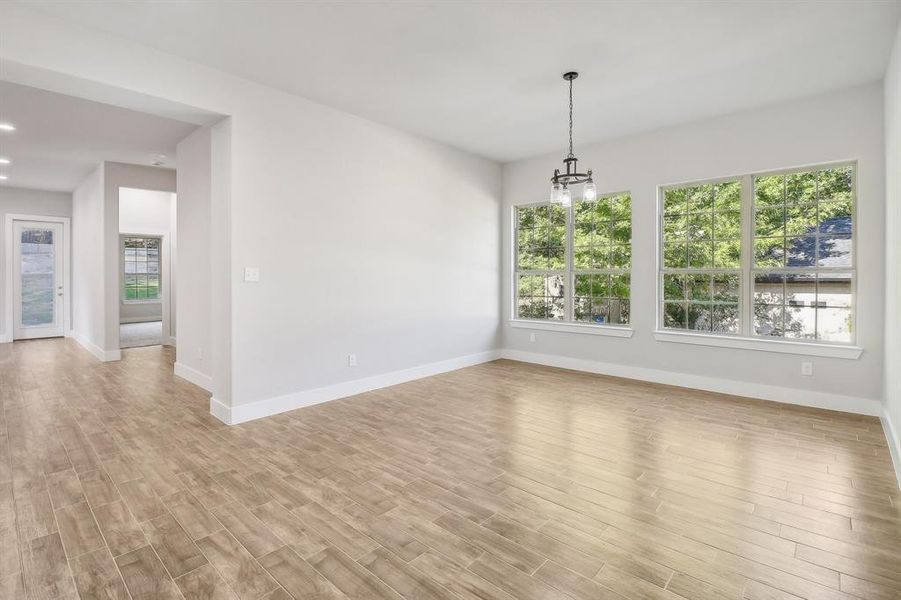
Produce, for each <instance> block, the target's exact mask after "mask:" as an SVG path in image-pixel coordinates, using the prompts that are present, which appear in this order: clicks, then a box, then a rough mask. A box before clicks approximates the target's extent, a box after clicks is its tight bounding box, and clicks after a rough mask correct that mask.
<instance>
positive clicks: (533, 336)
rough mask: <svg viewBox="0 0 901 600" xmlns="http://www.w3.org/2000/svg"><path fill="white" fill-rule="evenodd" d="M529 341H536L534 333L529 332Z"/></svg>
mask: <svg viewBox="0 0 901 600" xmlns="http://www.w3.org/2000/svg"><path fill="white" fill-rule="evenodd" d="M529 341H530V342H534V341H535V334H534V333H530V334H529Z"/></svg>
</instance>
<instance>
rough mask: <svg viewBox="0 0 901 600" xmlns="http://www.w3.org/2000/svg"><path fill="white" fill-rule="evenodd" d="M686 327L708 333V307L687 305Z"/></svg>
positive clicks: (694, 304)
mask: <svg viewBox="0 0 901 600" xmlns="http://www.w3.org/2000/svg"><path fill="white" fill-rule="evenodd" d="M686 314H687V319H688V323H687V326H688V328H689V329H693V330H695V331H710V330H711V328H710V321H711V316H710V305H709V304H696V303H693V302H691V303H689V304H688V310H687V313H686Z"/></svg>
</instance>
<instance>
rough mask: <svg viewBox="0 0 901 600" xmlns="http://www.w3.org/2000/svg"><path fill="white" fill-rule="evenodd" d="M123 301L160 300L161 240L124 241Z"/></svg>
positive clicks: (143, 238)
mask: <svg viewBox="0 0 901 600" xmlns="http://www.w3.org/2000/svg"><path fill="white" fill-rule="evenodd" d="M122 245H123V265H124V273H125V280H124V283H125V285H124V289H123V296H122V298H123V300H125V301H126V302H140V301H144V300H159V298H160V238H158V237H132V236H128V237H125V238H124V239H123V243H122Z"/></svg>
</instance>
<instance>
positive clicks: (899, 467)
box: [882, 410, 901, 489]
mask: <svg viewBox="0 0 901 600" xmlns="http://www.w3.org/2000/svg"><path fill="white" fill-rule="evenodd" d="M882 429H883V431H885V438H886V440H887V441H888V449H889V452H890V453H891V455H892V465H893V466H894V467H895V478H896V479H897V481H898V488H899V489H901V442H899V441H898V430H897V429H895V425H894V423H892V417H891V415H889V413H888V410H885V411H884V412H883V413H882Z"/></svg>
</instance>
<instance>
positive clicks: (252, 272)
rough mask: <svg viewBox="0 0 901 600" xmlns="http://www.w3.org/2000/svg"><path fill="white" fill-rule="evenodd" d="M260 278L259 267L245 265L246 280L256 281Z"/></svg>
mask: <svg viewBox="0 0 901 600" xmlns="http://www.w3.org/2000/svg"><path fill="white" fill-rule="evenodd" d="M259 280H260V268H259V267H244V281H247V282H252V283H256V282H258V281H259Z"/></svg>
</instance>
